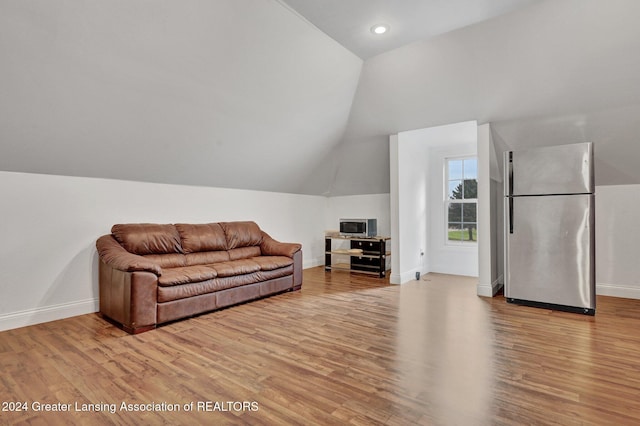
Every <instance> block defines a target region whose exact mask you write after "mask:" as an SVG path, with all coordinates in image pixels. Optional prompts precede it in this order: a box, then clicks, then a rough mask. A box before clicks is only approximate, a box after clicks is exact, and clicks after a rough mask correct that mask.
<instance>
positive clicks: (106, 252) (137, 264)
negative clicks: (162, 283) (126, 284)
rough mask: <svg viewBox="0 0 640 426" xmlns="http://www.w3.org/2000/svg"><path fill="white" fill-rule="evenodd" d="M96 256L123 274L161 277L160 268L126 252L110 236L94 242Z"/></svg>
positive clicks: (145, 259) (149, 261)
mask: <svg viewBox="0 0 640 426" xmlns="http://www.w3.org/2000/svg"><path fill="white" fill-rule="evenodd" d="M96 248H97V249H98V255H99V256H100V260H102V261H103V262H104V263H105V264H106V265H108V266H110V267H112V268H114V269H118V270H120V271H124V272H134V271H146V272H152V273H154V274H156V275H162V268H161V267H160V265H158V264H157V263H155V262H152V261H151V260H149V259H147V258H144V257H142V256H139V255H137V254H133V253H130V252H128V251H127V250H125V249H124V247H122V246H121V245H120V244H119V243H118V241H116V239H115V238H113V236H112V235H103V236H102V237H100V238H98V241H96Z"/></svg>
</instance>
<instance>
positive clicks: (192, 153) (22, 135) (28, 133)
mask: <svg viewBox="0 0 640 426" xmlns="http://www.w3.org/2000/svg"><path fill="white" fill-rule="evenodd" d="M0 62H1V66H0V149H1V155H0V170H4V171H19V172H34V173H47V174H60V175H74V176H89V177H106V178H116V179H125V180H136V181H150V182H161V183H176V184H193V185H205V186H213V187H227V188H244V189H257V190H267V191H278V192H292V193H296V192H303V193H304V192H305V188H303V187H301V182H302V180H303V178H304V177H306V176H307V173H308V169H309V168H310V167H313V166H315V164H316V163H317V162H318V161H319V159H321V158H323V157H324V156H326V154H327V153H328V152H329V151H330V150H331V149H332V148H334V147H335V146H336V145H337V144H338V143H339V141H340V140H341V137H342V134H343V132H344V129H345V126H346V123H347V119H348V116H349V111H350V107H351V103H352V101H353V96H354V93H355V90H356V86H357V82H358V78H359V74H360V70H361V67H362V60H361V59H360V58H358V57H356V56H355V55H354V54H352V53H351V52H349V51H348V50H347V49H345V48H344V47H342V46H341V45H339V44H338V43H336V42H335V41H334V40H332V39H331V38H329V37H327V36H326V35H325V34H323V33H322V32H320V31H319V30H317V29H316V28H314V27H313V26H311V25H309V23H308V22H306V21H304V20H302V19H300V18H299V17H298V16H297V15H295V14H293V13H292V12H291V10H289V9H287V8H284V7H282V5H281V4H280V3H278V2H276V1H275V0H266V1H265V0H242V1H238V0H215V1H199V0H185V1H182V0H181V1H174V0H154V1H140V0H116V1H89V2H84V1H50V0H32V1H21V0H3V1H1V2H0Z"/></svg>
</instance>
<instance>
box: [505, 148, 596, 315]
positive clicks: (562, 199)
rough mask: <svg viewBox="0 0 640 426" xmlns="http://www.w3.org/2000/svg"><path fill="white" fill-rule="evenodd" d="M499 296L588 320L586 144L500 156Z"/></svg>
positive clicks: (590, 225)
mask: <svg viewBox="0 0 640 426" xmlns="http://www.w3.org/2000/svg"><path fill="white" fill-rule="evenodd" d="M504 195H505V198H504V218H505V220H504V222H505V232H504V235H505V239H504V240H505V242H504V258H505V267H504V295H505V298H506V299H507V301H508V302H511V303H520V304H526V305H532V306H540V307H547V308H550V309H558V310H565V311H571V312H578V313H584V314H588V315H594V314H595V309H596V297H595V220H594V219H595V215H594V176H593V144H592V143H579V144H570V145H559V146H552V147H543V148H534V149H527V150H520V151H508V152H505V153H504Z"/></svg>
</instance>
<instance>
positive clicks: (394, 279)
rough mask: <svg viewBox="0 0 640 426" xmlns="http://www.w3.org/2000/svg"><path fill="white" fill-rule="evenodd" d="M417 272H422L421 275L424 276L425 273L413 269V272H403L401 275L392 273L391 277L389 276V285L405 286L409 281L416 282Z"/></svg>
mask: <svg viewBox="0 0 640 426" xmlns="http://www.w3.org/2000/svg"><path fill="white" fill-rule="evenodd" d="M416 272H420V275H422V274H424V272H422V271H420V270H419V269H413V270H411V271H407V272H402V273H400V274H394V273H393V271H391V275H389V283H390V284H404V283H408V282H409V281H415V280H416Z"/></svg>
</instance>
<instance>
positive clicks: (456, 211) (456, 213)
mask: <svg viewBox="0 0 640 426" xmlns="http://www.w3.org/2000/svg"><path fill="white" fill-rule="evenodd" d="M448 210H449V212H448V214H449V216H448V217H447V222H462V203H449V209H448Z"/></svg>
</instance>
